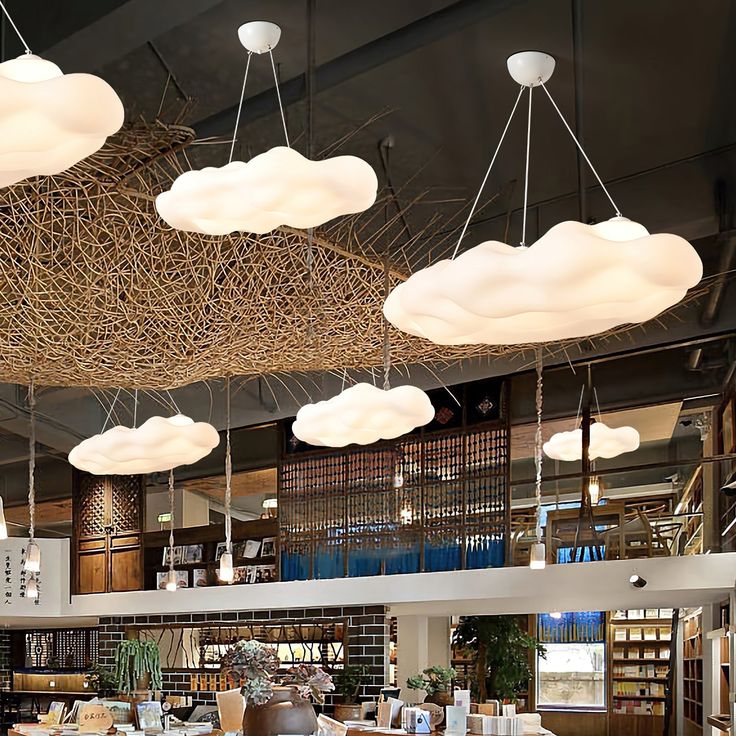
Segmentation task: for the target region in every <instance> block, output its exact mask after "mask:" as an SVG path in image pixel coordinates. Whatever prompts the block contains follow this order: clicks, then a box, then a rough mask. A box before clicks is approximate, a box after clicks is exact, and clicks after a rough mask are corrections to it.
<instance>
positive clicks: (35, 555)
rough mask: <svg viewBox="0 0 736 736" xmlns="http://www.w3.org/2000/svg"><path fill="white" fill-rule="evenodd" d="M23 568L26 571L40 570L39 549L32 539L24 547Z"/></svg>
mask: <svg viewBox="0 0 736 736" xmlns="http://www.w3.org/2000/svg"><path fill="white" fill-rule="evenodd" d="M23 569H24V570H25V571H26V572H40V571H41V549H40V548H39V546H38V545H37V544H36V543H35V542H34V541H33V540H32V539H31V540H30V541H29V542H28V546H27V547H26V562H25V564H24V565H23Z"/></svg>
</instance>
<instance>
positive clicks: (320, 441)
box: [292, 383, 434, 447]
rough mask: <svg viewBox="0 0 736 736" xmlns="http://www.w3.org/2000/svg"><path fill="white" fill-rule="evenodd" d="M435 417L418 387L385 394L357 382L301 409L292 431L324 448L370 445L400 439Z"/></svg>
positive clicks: (401, 387) (297, 435) (366, 384)
mask: <svg viewBox="0 0 736 736" xmlns="http://www.w3.org/2000/svg"><path fill="white" fill-rule="evenodd" d="M433 418H434V407H433V406H432V402H431V401H430V400H429V397H428V396H427V394H426V393H424V391H422V390H421V389H419V388H416V387H415V386H397V387H396V388H392V389H389V390H388V391H385V390H383V389H380V388H377V387H376V386H373V385H372V384H370V383H357V384H355V385H354V386H351V387H350V388H347V389H345V390H344V391H343V392H342V393H339V394H338V395H337V396H333V397H332V398H331V399H328V400H327V401H319V402H317V403H316V404H307V405H306V406H303V407H302V408H301V409H299V411H298V413H297V415H296V421H295V422H294V424H293V426H292V432H294V436H295V437H297V438H298V439H300V440H302V442H307V443H309V444H310V445H317V446H320V447H345V446H346V445H350V444H353V443H355V444H358V445H370V444H371V443H373V442H377V441H378V440H391V439H394V438H395V437H400V436H401V435H402V434H406V433H407V432H411V430H412V429H415V428H416V427H421V426H424V425H425V424H428V423H429V422H431V421H432V419H433Z"/></svg>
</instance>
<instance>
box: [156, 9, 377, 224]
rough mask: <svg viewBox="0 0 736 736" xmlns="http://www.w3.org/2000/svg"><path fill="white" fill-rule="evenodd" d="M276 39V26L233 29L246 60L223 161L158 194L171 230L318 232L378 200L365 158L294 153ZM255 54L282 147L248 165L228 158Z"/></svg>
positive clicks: (183, 177) (254, 24)
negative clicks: (271, 88)
mask: <svg viewBox="0 0 736 736" xmlns="http://www.w3.org/2000/svg"><path fill="white" fill-rule="evenodd" d="M280 37H281V29H280V28H279V27H278V26H277V25H275V24H274V23H268V22H266V21H255V22H251V23H246V24H244V25H242V26H241V27H240V29H239V30H238V38H239V39H240V42H241V43H242V44H243V46H244V47H245V48H246V50H247V52H248V57H247V61H246V65H245V74H244V76H243V85H242V89H241V93H240V102H239V103H238V112H237V115H236V118H235V130H234V131H233V138H232V142H231V144H230V156H229V158H228V163H227V164H226V165H225V166H221V167H207V168H205V169H201V170H199V171H197V170H194V171H187V172H185V173H183V174H181V175H180V176H179V177H178V178H177V179H176V181H175V182H174V183H173V185H172V187H171V189H170V190H169V191H167V192H163V193H161V194H159V195H158V197H156V209H157V210H158V213H159V215H160V216H161V217H162V219H163V220H165V221H166V222H167V223H168V224H169V225H171V227H173V228H176V229H177V230H183V231H185V232H194V233H203V234H206V235H227V234H229V233H233V232H238V231H241V232H252V233H256V234H258V235H262V234H264V233H267V232H270V231H271V230H274V229H275V228H277V227H280V226H281V225H287V226H289V227H295V228H303V229H307V228H313V227H318V226H319V225H323V224H324V223H326V222H328V221H329V220H332V219H334V218H335V217H339V216H340V215H348V214H355V213H358V212H363V211H364V210H367V209H368V208H369V207H371V206H372V205H373V203H374V202H375V201H376V193H377V190H378V178H377V177H376V173H375V172H374V171H373V169H372V168H371V166H370V165H369V164H368V163H366V162H365V161H363V160H362V159H360V158H357V157H355V156H335V157H332V158H327V159H324V160H322V161H313V160H310V159H309V158H305V157H304V156H302V155H301V154H300V153H299V152H298V151H295V150H294V149H293V148H291V144H290V142H289V133H288V130H287V127H286V116H285V114H284V107H283V104H282V101H281V92H280V91H279V80H278V76H277V75H276V65H275V63H274V59H273V49H274V47H275V46H276V44H277V43H278V41H279V38H280ZM253 54H268V55H269V58H270V61H271V69H272V71H273V79H274V85H275V87H276V96H277V98H278V103H279V110H280V112H281V123H282V125H283V129H284V138H285V139H286V146H277V147H275V148H271V149H270V150H269V151H266V152H265V153H262V154H260V155H258V156H255V157H254V158H252V159H251V160H250V161H248V162H247V163H246V162H244V161H233V154H234V152H235V141H236V140H237V134H238V126H239V124H240V114H241V112H242V109H243V99H244V96H245V87H246V82H247V81H248V70H249V69H250V62H251V57H252V55H253Z"/></svg>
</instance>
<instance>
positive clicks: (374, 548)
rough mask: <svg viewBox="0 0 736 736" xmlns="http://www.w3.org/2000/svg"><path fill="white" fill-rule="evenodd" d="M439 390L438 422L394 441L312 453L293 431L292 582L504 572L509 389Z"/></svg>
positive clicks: (286, 465)
mask: <svg viewBox="0 0 736 736" xmlns="http://www.w3.org/2000/svg"><path fill="white" fill-rule="evenodd" d="M453 395H454V397H457V399H458V401H459V404H460V406H458V404H457V403H456V402H455V400H454V398H453V396H451V395H450V394H448V393H447V392H446V391H444V390H439V391H435V392H432V393H431V394H430V398H431V399H432V402H433V405H434V407H435V410H436V415H435V420H434V421H433V422H432V423H431V424H430V425H428V426H427V428H425V429H424V430H423V431H421V432H418V433H416V434H415V435H410V436H406V437H402V438H400V439H398V440H394V441H392V442H386V443H380V444H377V445H371V446H369V447H356V446H353V447H351V448H347V449H345V450H341V451H314V450H313V449H308V448H306V447H305V446H302V445H301V443H299V442H298V441H297V440H296V439H295V438H294V437H293V435H292V434H291V432H290V423H288V422H287V423H285V425H284V429H285V439H286V443H285V453H284V455H283V457H282V460H281V464H280V470H279V526H280V538H281V576H282V580H294V579H307V578H332V577H343V576H361V575H378V574H392V573H411V572H423V571H438V570H459V569H465V568H480V567H496V566H501V565H503V564H504V561H505V553H506V542H507V539H508V524H509V428H508V412H507V409H506V404H507V401H506V387H505V384H503V383H500V382H493V381H484V382H476V383H473V384H465V385H464V386H461V387H456V388H453Z"/></svg>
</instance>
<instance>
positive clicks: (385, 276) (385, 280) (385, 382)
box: [381, 254, 391, 391]
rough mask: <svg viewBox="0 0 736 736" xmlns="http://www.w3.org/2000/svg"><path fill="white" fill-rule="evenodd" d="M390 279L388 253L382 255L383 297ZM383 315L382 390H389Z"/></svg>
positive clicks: (387, 351)
mask: <svg viewBox="0 0 736 736" xmlns="http://www.w3.org/2000/svg"><path fill="white" fill-rule="evenodd" d="M390 286H391V281H390V277H389V272H388V254H386V255H385V256H384V257H383V298H384V300H385V299H387V298H388V293H389V290H390ZM381 316H382V317H383V390H384V391H389V390H390V389H391V384H390V382H389V380H388V374H389V372H390V370H391V344H390V342H389V335H388V320H387V319H386V317H385V316H384V315H383V314H382V315H381Z"/></svg>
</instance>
